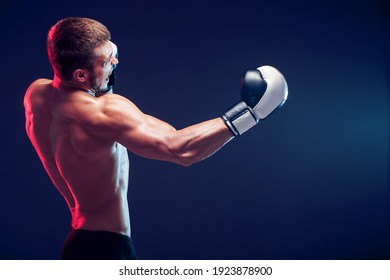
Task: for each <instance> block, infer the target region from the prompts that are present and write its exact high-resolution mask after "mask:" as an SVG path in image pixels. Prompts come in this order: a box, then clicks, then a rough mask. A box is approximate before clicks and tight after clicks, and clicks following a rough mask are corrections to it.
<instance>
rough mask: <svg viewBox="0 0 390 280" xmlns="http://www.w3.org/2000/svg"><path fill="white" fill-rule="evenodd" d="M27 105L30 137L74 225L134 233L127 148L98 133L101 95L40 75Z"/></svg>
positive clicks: (90, 228) (89, 228)
mask: <svg viewBox="0 0 390 280" xmlns="http://www.w3.org/2000/svg"><path fill="white" fill-rule="evenodd" d="M100 98H101V97H100ZM25 106H26V129H27V133H28V136H29V137H30V140H31V141H32V143H33V145H34V147H35V149H36V150H37V152H38V155H39V157H40V159H41V160H42V163H43V165H44V166H45V169H46V171H47V172H48V174H49V176H50V177H51V179H52V181H53V183H54V184H55V186H56V187H57V189H58V190H59V191H60V192H61V194H62V195H63V197H64V198H65V200H66V202H67V204H68V206H69V209H70V211H71V215H72V227H73V228H75V229H86V230H99V231H100V230H104V231H112V232H117V233H121V234H125V235H128V236H130V218H129V211H128V202H127V188H128V172H129V160H128V155H127V150H126V148H124V147H123V146H122V145H121V144H119V143H117V142H115V141H113V140H111V139H110V137H104V136H101V135H99V127H98V125H96V123H98V121H99V120H98V117H99V110H101V107H100V106H99V98H96V97H92V96H90V95H89V94H88V93H86V92H83V91H79V90H74V89H73V90H68V91H66V92H64V91H63V90H59V89H58V88H55V87H53V85H52V82H51V80H44V79H41V80H38V81H36V82H35V83H33V84H32V86H31V87H30V88H29V90H28V91H27V94H26V97H25Z"/></svg>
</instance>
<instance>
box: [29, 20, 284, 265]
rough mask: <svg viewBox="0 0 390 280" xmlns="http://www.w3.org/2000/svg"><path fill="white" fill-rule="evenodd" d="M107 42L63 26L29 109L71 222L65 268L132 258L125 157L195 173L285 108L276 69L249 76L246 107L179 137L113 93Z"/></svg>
mask: <svg viewBox="0 0 390 280" xmlns="http://www.w3.org/2000/svg"><path fill="white" fill-rule="evenodd" d="M110 40H111V37H110V33H109V31H108V30H107V28H106V27H105V26H104V25H102V24H101V23H99V22H97V21H95V20H91V19H87V18H66V19H63V20H60V21H59V22H57V23H56V24H55V25H54V26H53V27H52V28H51V29H50V31H49V33H48V38H47V49H48V56H49V60H50V63H51V65H52V68H53V70H54V78H53V80H49V79H38V80H36V81H35V82H33V83H32V84H31V85H30V87H29V88H28V89H27V92H26V95H25V99H24V106H25V114H26V131H27V134H28V136H29V138H30V140H31V142H32V144H33V146H34V148H35V150H36V151H37V153H38V155H39V158H40V159H41V161H42V164H43V166H44V168H45V169H46V171H47V173H48V174H49V176H50V178H51V179H52V181H53V183H54V185H55V186H56V188H57V189H58V190H59V192H60V193H61V194H62V196H63V197H64V198H65V200H66V202H67V204H68V206H69V210H70V212H71V218H72V224H71V225H72V231H71V232H70V234H69V236H68V238H67V240H66V241H65V244H64V248H63V251H62V255H61V257H62V258H63V259H134V258H135V251H134V247H133V244H132V240H131V230H130V218H129V209H128V202H127V188H128V175H129V174H128V173H129V159H128V155H127V150H129V151H131V152H133V153H136V154H138V155H140V156H143V157H146V158H150V159H156V160H163V161H169V162H173V163H177V164H180V165H183V166H189V165H191V164H193V163H196V162H198V161H201V160H203V159H204V158H206V157H208V156H210V155H212V154H213V153H214V152H216V151H217V150H218V149H220V148H221V147H222V146H223V145H225V144H226V143H227V142H228V141H229V140H231V139H232V138H233V137H234V136H236V135H239V134H242V133H243V132H245V131H246V130H247V129H249V128H250V127H252V126H253V125H255V124H256V123H257V122H258V121H259V120H260V119H263V118H265V117H267V116H268V115H269V114H270V113H271V112H272V111H273V110H274V109H276V108H277V107H279V106H281V105H282V104H283V102H284V101H285V100H286V98H287V84H286V82H285V80H284V78H283V76H282V75H281V74H280V73H279V72H278V71H277V70H276V69H274V68H272V67H263V68H259V69H257V70H253V71H248V72H247V73H246V74H245V76H244V78H243V83H242V98H243V100H244V101H241V102H239V103H238V104H236V105H235V106H233V107H232V108H231V109H229V110H228V111H227V112H226V113H225V114H224V115H223V116H222V117H218V118H214V119H211V120H208V121H205V122H202V123H199V124H195V125H192V126H189V127H186V128H184V129H181V130H176V129H175V128H173V127H172V126H171V125H169V124H167V123H166V122H163V121H161V120H159V119H157V118H155V117H152V116H150V115H147V114H144V113H143V112H141V111H140V110H139V109H138V108H137V106H136V105H134V104H133V103H132V102H131V101H130V100H128V99H126V98H125V97H123V96H121V95H117V94H113V93H112V92H111V90H109V89H110V88H111V87H112V84H113V81H114V73H113V71H114V69H115V68H116V65H117V64H118V59H117V49H116V46H115V44H114V43H112V42H111V41H110ZM260 98H261V100H260Z"/></svg>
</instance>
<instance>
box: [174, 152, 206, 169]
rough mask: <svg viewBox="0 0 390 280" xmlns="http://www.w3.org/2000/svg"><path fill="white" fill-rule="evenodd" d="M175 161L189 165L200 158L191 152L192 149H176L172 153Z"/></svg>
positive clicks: (185, 165) (184, 165) (182, 164)
mask: <svg viewBox="0 0 390 280" xmlns="http://www.w3.org/2000/svg"><path fill="white" fill-rule="evenodd" d="M173 154H174V158H175V160H174V161H175V163H176V164H178V165H180V166H183V167H190V166H191V165H193V164H195V163H197V162H199V161H201V160H202V159H201V158H199V156H198V155H197V154H196V153H195V152H193V151H180V150H179V151H178V150H176V151H175V152H174V153H173Z"/></svg>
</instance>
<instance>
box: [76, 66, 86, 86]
mask: <svg viewBox="0 0 390 280" xmlns="http://www.w3.org/2000/svg"><path fill="white" fill-rule="evenodd" d="M73 79H75V80H76V81H77V82H79V83H84V82H85V81H87V80H88V72H87V71H86V70H85V69H76V70H74V72H73Z"/></svg>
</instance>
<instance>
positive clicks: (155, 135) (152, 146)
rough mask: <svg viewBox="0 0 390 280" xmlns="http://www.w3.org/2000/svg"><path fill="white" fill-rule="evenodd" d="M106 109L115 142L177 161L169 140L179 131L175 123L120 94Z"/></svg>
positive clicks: (147, 154)
mask: <svg viewBox="0 0 390 280" xmlns="http://www.w3.org/2000/svg"><path fill="white" fill-rule="evenodd" d="M104 111H105V114H104V119H105V120H104V121H103V123H104V126H106V127H108V130H109V131H110V135H111V137H113V138H114V139H113V140H114V141H116V142H119V143H121V144H122V145H123V146H125V147H126V148H127V149H128V150H129V151H131V152H133V153H135V154H137V155H140V156H142V157H146V158H151V159H158V160H165V161H173V162H175V161H176V160H175V153H174V152H173V151H172V148H171V145H170V143H171V141H170V140H169V139H170V138H171V137H172V135H173V134H175V132H176V130H175V128H173V127H172V126H171V125H169V124H168V123H166V122H164V121H161V120H159V119H158V118H155V117H153V116H150V115H147V114H144V113H143V112H142V111H141V110H140V109H139V108H138V107H137V106H136V105H135V104H133V103H132V102H131V101H129V100H127V99H125V98H120V97H118V99H117V102H115V103H112V104H111V105H109V106H107V107H106V109H105V110H104Z"/></svg>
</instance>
